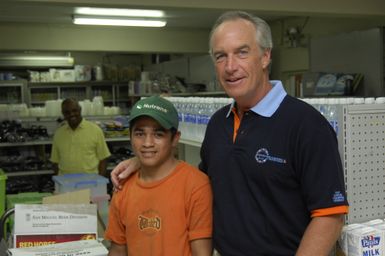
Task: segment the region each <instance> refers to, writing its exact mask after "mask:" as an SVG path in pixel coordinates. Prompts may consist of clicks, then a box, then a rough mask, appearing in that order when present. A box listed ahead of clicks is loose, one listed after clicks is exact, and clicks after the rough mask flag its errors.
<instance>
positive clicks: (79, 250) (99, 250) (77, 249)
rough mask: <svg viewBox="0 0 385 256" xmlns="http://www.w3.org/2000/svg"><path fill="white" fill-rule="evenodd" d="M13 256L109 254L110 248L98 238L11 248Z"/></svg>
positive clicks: (105, 255) (104, 255)
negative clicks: (97, 239)
mask: <svg viewBox="0 0 385 256" xmlns="http://www.w3.org/2000/svg"><path fill="white" fill-rule="evenodd" d="M9 252H11V253H12V256H82V255H87V256H107V254H108V250H107V249H106V247H104V245H103V244H101V243H100V242H98V241H96V240H83V241H74V242H66V243H61V244H53V245H47V246H38V247H29V248H14V249H9Z"/></svg>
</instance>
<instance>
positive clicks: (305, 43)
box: [0, 16, 385, 81]
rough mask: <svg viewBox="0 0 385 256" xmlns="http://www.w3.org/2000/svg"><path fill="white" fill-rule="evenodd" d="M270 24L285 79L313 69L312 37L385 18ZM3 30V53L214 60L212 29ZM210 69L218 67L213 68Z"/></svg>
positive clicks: (123, 60)
mask: <svg viewBox="0 0 385 256" xmlns="http://www.w3.org/2000/svg"><path fill="white" fill-rule="evenodd" d="M269 23H270V25H271V28H272V33H273V39H274V49H273V54H272V57H273V61H272V67H271V79H280V80H283V81H285V80H286V78H287V77H288V76H290V75H292V74H295V73H298V72H305V71H307V70H309V63H310V62H309V59H310V56H309V55H310V51H309V42H310V39H311V38H315V37H323V36H327V35H332V34H341V33H346V32H351V31H356V30H362V29H368V28H373V27H379V26H385V19H383V18H367V17H363V18H356V17H355V18H349V17H341V18H336V17H319V16H316V17H306V16H302V17H290V18H285V19H279V20H273V21H269ZM293 26H294V27H300V28H302V33H303V38H302V39H301V44H300V45H297V46H296V47H292V46H290V45H289V43H288V39H287V30H288V28H290V27H293ZM0 34H1V35H2V40H0V53H2V52H14V51H16V52H22V51H36V52H39V51H56V52H58V51H59V52H71V54H72V55H73V56H75V62H76V63H77V64H90V65H96V64H99V63H102V64H104V63H113V64H118V65H140V66H141V68H142V69H143V67H145V66H147V67H148V66H150V65H152V64H154V63H153V61H152V55H153V54H159V53H161V54H170V55H173V56H176V57H175V59H177V58H186V57H188V56H190V55H197V56H199V55H200V56H203V58H206V60H207V59H208V58H207V56H208V54H207V51H208V36H209V29H178V28H163V29H153V28H151V29H150V28H148V29H146V28H141V29H139V28H110V27H108V28H99V27H97V28H96V27H87V26H86V27H76V26H63V25H54V24H46V25H42V24H40V25H36V24H35V25H25V24H23V25H21V24H0ZM172 61H174V60H172ZM156 64H159V63H156ZM171 65H172V64H171ZM208 65H210V64H208ZM208 70H209V71H212V70H213V69H211V68H210V67H209V68H208ZM189 72H194V71H193V70H191V69H190V70H188V71H187V73H188V77H194V74H190V73H189ZM199 72H200V73H201V72H202V70H201V71H199ZM208 76H209V78H206V77H204V78H202V79H200V78H197V79H198V80H199V79H200V80H210V81H211V80H212V79H213V75H212V74H210V75H208Z"/></svg>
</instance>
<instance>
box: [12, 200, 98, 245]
mask: <svg viewBox="0 0 385 256" xmlns="http://www.w3.org/2000/svg"><path fill="white" fill-rule="evenodd" d="M96 208H97V206H96V205H94V204H46V205H44V204H30V205H26V204H16V205H15V231H14V247H16V248H20V247H30V246H39V245H48V244H54V243H62V242H69V241H76V240H85V239H96V238H97V235H98V234H97V210H96Z"/></svg>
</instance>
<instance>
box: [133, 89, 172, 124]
mask: <svg viewBox="0 0 385 256" xmlns="http://www.w3.org/2000/svg"><path fill="white" fill-rule="evenodd" d="M139 116H150V117H152V118H154V119H155V120H156V121H158V123H159V124H160V125H161V126H162V127H163V128H165V129H167V130H169V129H171V128H172V127H173V128H175V129H178V123H179V120H178V112H177V111H176V109H175V107H174V105H173V104H172V103H171V102H170V101H168V100H166V99H165V98H163V97H160V96H151V97H148V98H144V99H141V100H139V101H138V102H136V103H135V105H134V106H133V107H132V109H131V114H130V122H131V121H132V120H134V119H135V118H137V117H139Z"/></svg>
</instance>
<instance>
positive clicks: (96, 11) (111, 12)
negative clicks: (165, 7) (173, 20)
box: [75, 7, 164, 18]
mask: <svg viewBox="0 0 385 256" xmlns="http://www.w3.org/2000/svg"><path fill="white" fill-rule="evenodd" d="M75 13H76V14H85V15H101V16H103V15H104V16H125V17H153V18H161V17H164V12H163V11H159V10H140V9H117V8H92V7H77V8H76V9H75Z"/></svg>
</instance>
